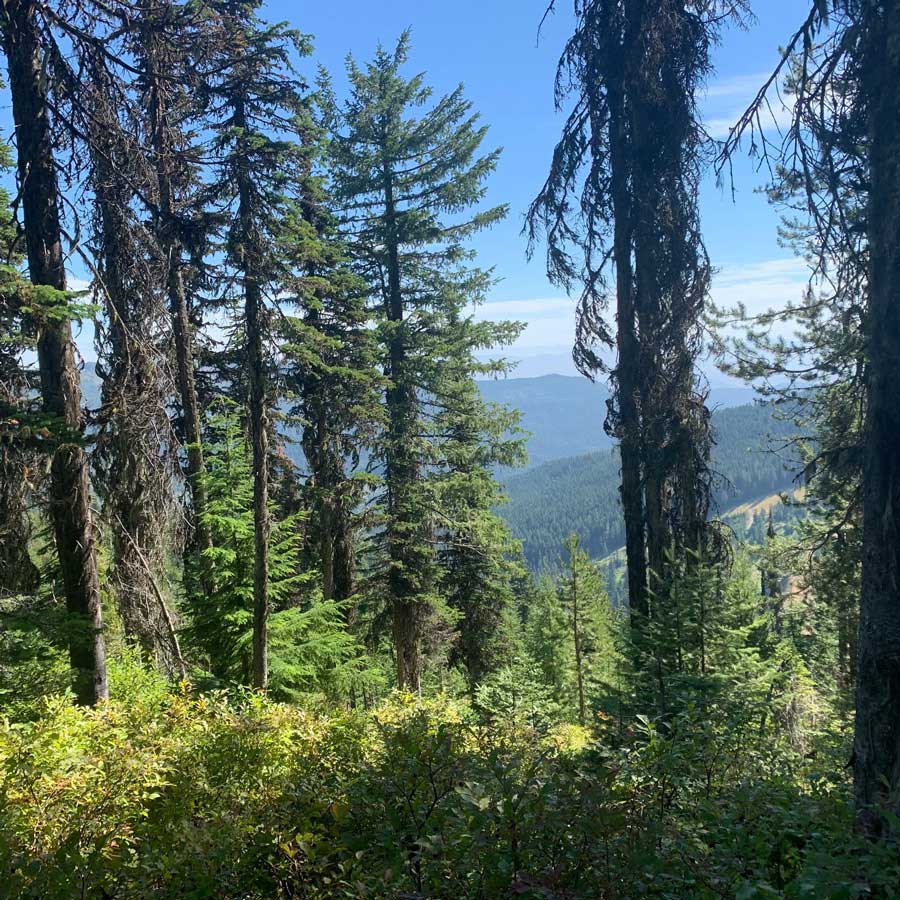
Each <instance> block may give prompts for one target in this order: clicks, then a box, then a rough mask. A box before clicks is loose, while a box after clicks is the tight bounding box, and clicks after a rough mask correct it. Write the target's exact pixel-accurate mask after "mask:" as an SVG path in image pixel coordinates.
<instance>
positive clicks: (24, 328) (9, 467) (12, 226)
mask: <svg viewBox="0 0 900 900" xmlns="http://www.w3.org/2000/svg"><path fill="white" fill-rule="evenodd" d="M11 168H12V159H11V154H10V148H9V147H7V146H6V145H5V144H0V172H4V173H5V172H7V171H8V170H9V169H11ZM11 202H12V198H11V197H10V195H9V192H8V191H6V190H5V189H3V188H0V254H2V255H0V260H2V262H0V333H2V334H3V340H2V341H0V568H2V571H3V572H4V573H5V578H4V581H5V583H4V584H3V586H2V587H0V591H2V592H3V593H11V594H13V595H15V594H20V593H22V594H25V593H28V594H30V593H31V592H32V591H34V590H35V589H36V588H37V587H38V584H39V582H40V575H39V572H38V569H37V566H36V565H35V563H34V561H33V559H32V557H31V553H30V539H31V536H32V529H31V524H30V521H29V516H28V501H29V494H30V493H31V489H32V487H33V485H32V484H31V483H32V482H33V481H35V480H36V478H35V474H34V473H35V472H36V469H37V464H38V462H39V460H40V456H41V453H40V451H39V450H38V448H37V447H35V446H32V444H33V441H25V440H23V429H22V428H21V425H22V423H23V420H24V421H27V420H28V419H29V418H31V419H32V420H33V417H34V410H33V409H31V407H32V406H33V404H32V403H30V402H29V393H30V391H29V388H30V382H31V379H30V378H29V373H28V372H27V371H26V370H25V369H24V367H23V366H22V364H21V358H22V353H23V352H24V351H25V350H26V349H31V348H32V347H33V343H34V328H33V322H32V321H31V318H30V316H28V315H27V314H25V312H24V311H23V301H24V298H25V296H26V293H27V290H28V282H27V280H26V279H25V278H24V277H23V276H22V274H21V272H20V271H19V268H20V266H21V263H22V254H21V252H19V251H18V249H17V247H16V245H17V234H16V223H15V219H14V217H13V214H12V210H11V209H10V203H11ZM26 427H27V426H26Z"/></svg>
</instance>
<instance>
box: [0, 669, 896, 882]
mask: <svg viewBox="0 0 900 900" xmlns="http://www.w3.org/2000/svg"><path fill="white" fill-rule="evenodd" d="M113 677H114V678H115V679H116V686H117V694H118V696H119V697H122V698H123V699H118V700H115V701H113V702H110V703H106V704H103V705H102V706H100V707H98V708H96V709H92V710H91V709H82V708H75V707H73V706H71V705H70V703H69V702H68V701H66V700H65V699H64V698H60V699H55V700H54V699H51V700H44V701H40V707H39V708H35V709H34V710H32V715H31V716H29V717H26V718H28V719H30V720H29V721H21V722H17V723H11V722H9V721H4V722H3V724H2V726H0V772H2V782H0V835H2V838H0V866H2V871H3V872H4V878H3V879H2V880H0V896H2V897H34V898H37V897H40V898H56V897H60V898H68V897H76V896H78V897H193V898H202V897H234V898H238V897H240V898H255V897H259V898H262V897H296V898H301V897H302V898H345V897H372V898H377V897H384V898H397V897H408V898H412V897H433V898H440V897H446V898H451V897H452V898H461V897H483V898H507V897H511V896H517V897H526V898H574V897H584V898H588V897H626V896H627V897H673V898H674V897H696V898H712V897H722V896H736V897H742V898H751V897H773V896H783V897H791V898H813V897H833V898H847V897H861V896H866V897H872V896H876V897H878V896H880V897H890V896H896V894H897V891H898V889H900V862H898V859H897V855H896V848H895V847H893V846H892V845H891V844H890V843H889V842H881V843H880V844H869V843H867V842H866V841H864V840H863V839H862V838H856V837H854V836H853V832H852V825H851V816H850V813H849V805H848V797H847V793H848V790H847V784H846V782H845V779H844V773H843V771H842V761H841V758H840V757H839V756H837V755H833V754H831V753H830V752H829V751H828V750H827V748H823V749H822V752H821V756H817V757H816V758H814V759H810V758H807V757H806V756H803V755H799V754H792V753H791V752H790V751H789V750H785V749H779V748H777V747H774V746H772V745H771V744H770V743H769V742H764V743H763V744H761V745H760V744H748V745H747V746H746V747H744V748H742V749H741V752H737V753H736V747H735V745H734V743H733V741H731V740H730V739H728V738H727V727H726V726H724V725H722V724H721V723H719V724H717V718H716V716H710V715H708V712H709V711H708V710H707V711H704V712H702V713H701V712H700V711H698V710H697V709H696V708H689V709H686V710H685V711H683V712H682V713H680V714H679V715H678V716H677V717H676V718H675V719H670V720H667V721H665V722H662V721H660V722H653V721H650V720H646V719H644V720H638V725H637V727H636V728H635V729H634V730H633V732H632V733H627V732H622V733H620V734H619V740H618V742H617V743H616V745H615V746H614V745H613V744H612V743H611V742H609V741H607V740H604V742H603V743H598V742H596V740H595V739H593V738H592V737H591V734H590V732H588V731H586V730H584V729H580V728H578V727H577V726H571V725H563V726H555V727H547V728H535V727H533V726H532V725H531V724H530V723H528V722H527V721H523V720H521V719H516V718H515V717H513V718H512V719H510V720H509V721H508V722H507V723H506V727H503V728H497V727H495V726H496V717H497V712H496V711H495V712H494V713H492V715H493V719H492V720H491V721H490V722H489V724H487V725H485V724H482V720H481V719H480V718H479V715H477V714H476V711H474V710H473V709H472V708H470V707H469V706H468V705H466V704H464V703H460V702H456V701H451V700H448V699H445V698H441V697H438V698H432V699H422V698H418V697H412V696H410V695H402V694H400V695H393V696H392V697H390V698H389V699H388V700H387V701H385V702H384V703H382V704H381V705H380V706H378V707H377V708H376V709H373V710H370V711H362V710H349V711H342V712H336V713H333V714H331V715H325V714H312V713H309V712H304V711H302V710H300V709H298V708H296V707H292V706H288V705H282V704H278V703H273V702H271V701H269V700H266V699H263V698H261V697H259V696H257V695H254V694H251V693H237V694H230V695H226V694H223V693H213V694H206V695H202V694H194V693H190V692H188V691H186V690H185V691H180V692H175V693H170V692H169V691H167V690H166V688H165V686H164V685H163V684H162V683H161V682H159V681H157V680H156V679H155V678H154V677H153V676H150V675H147V674H146V673H144V672H142V670H141V669H140V668H139V666H137V665H136V663H135V662H134V661H133V660H128V659H126V660H124V661H121V662H119V663H118V664H117V665H116V666H115V667H114V669H113ZM501 693H502V692H501ZM607 727H609V728H611V727H612V726H611V725H608V726H607Z"/></svg>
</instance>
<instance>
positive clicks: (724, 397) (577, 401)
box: [478, 370, 752, 478]
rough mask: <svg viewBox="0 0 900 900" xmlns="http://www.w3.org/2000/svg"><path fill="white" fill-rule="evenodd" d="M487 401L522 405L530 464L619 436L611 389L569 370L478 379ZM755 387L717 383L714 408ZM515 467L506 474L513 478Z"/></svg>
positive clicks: (747, 396)
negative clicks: (612, 431)
mask: <svg viewBox="0 0 900 900" xmlns="http://www.w3.org/2000/svg"><path fill="white" fill-rule="evenodd" d="M478 387H479V388H480V390H481V393H482V396H483V397H484V399H485V400H488V401H491V402H494V403H501V404H503V405H504V406H510V407H512V408H513V409H517V410H518V411H519V412H520V413H521V414H522V417H521V419H520V422H519V425H520V426H521V427H522V428H523V429H524V430H525V431H527V432H528V434H529V438H528V445H527V447H528V468H534V467H535V466H539V465H541V463H544V462H548V461H549V460H551V459H562V458H563V457H567V456H581V455H583V454H585V453H590V452H591V451H593V450H601V449H603V448H605V447H611V446H612V445H613V443H614V440H613V439H612V438H611V437H610V436H609V435H608V434H607V433H606V430H605V429H604V425H603V423H604V420H605V418H606V400H607V398H608V397H609V391H608V390H607V389H606V386H605V385H604V384H602V383H601V382H593V381H588V380H587V379H586V378H575V377H572V376H566V375H544V376H542V377H540V378H516V377H515V370H513V373H512V375H511V376H510V377H508V378H503V379H498V380H495V381H479V383H478ZM751 399H752V391H750V390H749V389H747V388H741V387H720V388H713V389H712V391H711V392H710V398H709V402H710V406H711V407H713V408H718V407H728V406H737V405H740V404H742V403H748V402H750V400H751ZM512 474H514V473H513V471H512V470H510V471H507V472H505V473H504V477H506V478H508V477H510V475H512Z"/></svg>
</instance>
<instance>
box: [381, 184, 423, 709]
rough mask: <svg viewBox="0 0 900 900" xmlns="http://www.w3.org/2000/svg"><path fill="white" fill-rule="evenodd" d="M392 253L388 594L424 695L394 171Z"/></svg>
mask: <svg viewBox="0 0 900 900" xmlns="http://www.w3.org/2000/svg"><path fill="white" fill-rule="evenodd" d="M383 189H384V200H385V225H386V232H387V240H386V250H387V257H388V260H387V262H388V265H387V270H388V296H387V304H386V306H387V308H386V312H387V318H388V321H390V322H391V323H392V324H393V325H394V326H395V327H394V329H393V330H392V332H391V336H390V340H389V347H388V357H389V365H390V372H389V374H390V384H389V387H388V389H387V396H386V401H387V411H388V423H389V428H390V441H389V446H388V458H387V465H386V473H387V490H388V514H389V518H390V522H389V524H388V532H389V533H388V551H389V555H390V561H389V566H390V569H389V575H388V589H389V592H390V597H391V603H392V606H393V609H392V615H393V631H394V650H395V653H396V657H397V685H398V687H400V688H401V689H405V690H409V691H413V692H418V691H419V690H420V689H421V671H420V669H421V663H420V659H419V645H420V642H421V637H422V635H421V631H422V608H421V605H422V600H421V596H420V594H421V591H422V588H423V587H424V586H423V585H422V584H421V583H420V581H419V578H418V576H419V575H421V572H417V570H418V569H420V565H421V563H422V560H421V558H420V555H419V553H417V546H416V545H417V543H418V538H419V536H420V527H419V522H418V515H417V513H416V511H415V509H414V508H413V507H414V501H413V498H412V497H411V496H410V493H411V489H412V487H413V485H414V483H415V482H416V481H417V480H418V478H419V470H418V463H417V462H416V459H415V456H414V452H415V451H414V447H413V441H414V439H415V435H414V433H413V427H412V426H413V423H414V422H415V408H416V394H415V388H414V387H413V386H412V385H411V384H410V383H409V375H408V372H407V368H408V365H407V355H406V342H405V339H404V336H403V332H402V328H401V327H400V326H402V324H403V295H402V291H401V282H400V258H399V257H400V254H399V240H398V238H397V223H396V208H395V205H394V192H393V183H392V180H391V174H390V171H389V170H387V169H386V170H385V172H384V187H383Z"/></svg>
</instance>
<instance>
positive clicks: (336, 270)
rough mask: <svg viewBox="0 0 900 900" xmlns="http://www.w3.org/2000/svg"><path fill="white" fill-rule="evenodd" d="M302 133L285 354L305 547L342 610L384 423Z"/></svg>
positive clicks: (353, 286) (288, 245)
mask: <svg viewBox="0 0 900 900" xmlns="http://www.w3.org/2000/svg"><path fill="white" fill-rule="evenodd" d="M317 99H318V102H319V104H321V105H322V106H323V107H324V108H329V107H331V106H333V104H334V98H333V96H332V95H331V91H330V89H329V86H328V84H327V82H326V83H324V84H323V85H322V86H321V88H320V92H319V96H318V98H317ZM298 125H299V126H300V129H301V133H302V134H303V156H302V158H301V160H300V166H301V169H300V175H299V178H298V180H299V181H300V185H299V192H298V193H299V197H298V199H297V201H296V202H295V203H294V204H293V205H292V206H291V207H290V209H289V211H288V214H287V216H286V218H285V223H284V230H283V233H282V234H281V236H280V242H281V246H280V252H281V254H282V257H283V259H284V265H285V267H286V270H287V273H286V275H287V287H288V288H289V290H290V292H291V297H290V304H291V307H292V308H291V311H290V314H289V315H287V316H286V317H285V318H283V319H282V322H281V327H280V337H281V338H282V339H283V341H284V343H283V344H282V346H281V351H282V353H283V354H284V355H285V363H284V373H285V386H286V389H287V391H288V394H289V396H290V398H291V402H292V405H291V408H290V412H291V415H292V417H293V418H294V419H296V421H297V422H298V424H299V427H300V428H301V439H300V443H301V446H302V449H303V456H304V461H305V463H306V466H307V467H308V472H309V474H308V477H307V479H306V481H305V483H304V486H303V497H304V501H303V502H304V503H305V506H306V508H307V509H308V510H309V520H308V525H307V529H308V530H307V541H308V544H309V546H310V547H311V550H312V555H313V557H314V558H315V559H316V560H317V563H318V567H319V569H320V571H321V577H322V593H323V596H324V597H325V599H326V600H327V599H331V598H334V599H335V600H337V601H339V602H341V601H345V600H348V599H349V598H351V597H353V596H354V595H355V594H356V593H357V591H358V589H359V583H358V582H359V578H358V564H357V552H358V550H357V545H358V543H359V532H360V530H361V529H362V527H363V525H364V523H365V521H366V517H365V515H364V513H362V512H361V511H360V508H361V507H362V506H363V505H364V501H365V498H366V495H367V493H368V492H369V491H371V489H372V484H373V481H374V479H373V477H371V476H370V475H368V474H367V473H366V472H365V471H363V466H364V463H365V453H366V451H367V449H368V447H369V446H370V445H371V444H372V441H373V438H374V436H375V434H376V433H377V430H378V429H379V427H380V426H381V424H382V419H383V415H382V408H381V394H382V391H383V379H382V376H381V374H380V372H379V371H378V368H377V365H376V363H377V356H376V350H377V347H376V341H375V335H374V333H373V331H372V330H371V329H370V328H368V327H367V326H368V322H369V310H368V292H369V289H368V286H367V285H366V282H365V280H364V279H363V278H361V277H360V276H359V275H357V274H355V273H354V272H353V271H352V268H351V266H350V264H349V257H348V249H347V246H346V243H345V242H344V240H343V239H342V237H341V236H340V234H339V232H338V229H337V220H336V217H335V214H334V211H333V207H334V202H333V199H332V197H331V194H330V190H329V183H328V176H327V171H325V170H324V164H325V159H324V158H323V157H324V154H325V153H326V152H327V150H326V146H327V145H326V136H325V134H324V132H323V128H322V126H321V125H320V124H319V123H318V122H317V121H316V119H315V117H314V115H313V111H312V110H309V111H308V112H307V113H306V114H305V115H303V116H302V118H301V117H300V116H298ZM351 617H352V616H351Z"/></svg>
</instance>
